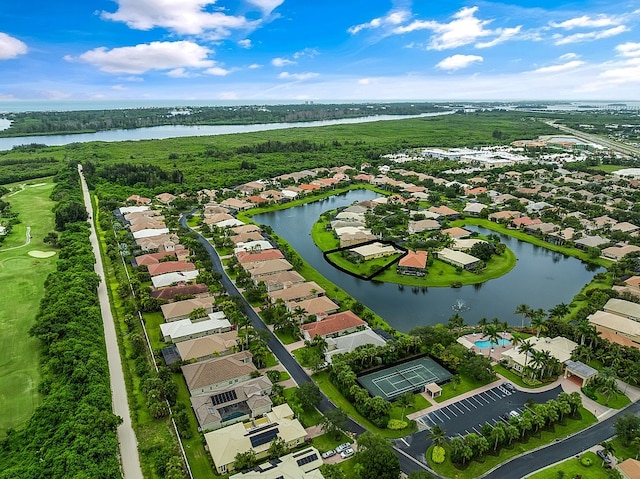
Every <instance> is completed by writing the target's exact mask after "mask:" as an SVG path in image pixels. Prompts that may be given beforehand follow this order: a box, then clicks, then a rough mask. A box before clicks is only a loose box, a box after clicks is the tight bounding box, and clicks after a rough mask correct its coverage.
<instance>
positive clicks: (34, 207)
mask: <svg viewBox="0 0 640 479" xmlns="http://www.w3.org/2000/svg"><path fill="white" fill-rule="evenodd" d="M5 186H6V187H8V188H10V189H13V190H14V192H15V194H11V193H10V194H9V195H7V196H5V197H4V198H3V199H4V200H5V201H8V202H9V203H10V204H11V211H12V212H14V213H18V218H19V220H20V223H18V224H16V225H15V226H14V227H13V230H12V232H11V233H10V235H9V236H8V237H7V238H6V239H5V241H4V243H3V245H2V247H1V248H0V284H2V294H0V331H2V334H0V366H2V367H1V368H0V404H2V414H1V415H0V436H4V434H5V433H6V431H7V430H8V429H11V428H14V429H15V428H19V427H20V426H22V425H23V424H25V423H26V422H27V421H28V420H29V418H30V417H31V415H32V414H33V412H34V411H35V408H36V407H37V406H38V404H39V402H40V397H39V394H38V384H39V381H40V374H39V371H38V367H39V359H38V355H37V354H35V351H37V350H38V341H37V340H36V339H34V338H32V337H31V336H29V329H30V328H31V326H33V324H34V320H35V316H36V313H37V312H38V308H39V305H40V300H41V299H42V298H43V296H44V282H45V279H46V278H47V276H48V275H49V273H51V272H52V271H54V270H55V267H56V260H57V258H58V256H57V255H54V256H51V257H49V258H36V257H33V256H30V255H29V252H30V251H52V248H51V247H50V246H49V245H47V244H45V243H43V241H42V240H43V238H44V236H45V235H46V234H47V233H49V232H50V231H53V229H54V214H53V211H52V208H53V206H54V204H55V202H54V201H52V200H51V199H50V198H49V196H50V195H51V191H52V190H53V186H54V185H53V182H52V181H51V179H50V178H47V179H39V180H34V181H31V182H29V183H27V185H26V186H25V187H24V188H23V187H22V186H21V185H19V184H13V185H5ZM27 227H30V236H31V242H30V244H28V245H26V244H25V242H26V238H27Z"/></svg>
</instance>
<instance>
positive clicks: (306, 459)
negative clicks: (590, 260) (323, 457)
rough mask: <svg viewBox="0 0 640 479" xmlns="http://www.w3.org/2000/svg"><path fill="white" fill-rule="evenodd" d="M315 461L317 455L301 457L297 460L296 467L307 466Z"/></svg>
mask: <svg viewBox="0 0 640 479" xmlns="http://www.w3.org/2000/svg"><path fill="white" fill-rule="evenodd" d="M316 459H318V455H317V454H316V453H315V452H314V453H313V454H311V455H310V456H307V457H303V458H302V459H298V460H297V461H296V462H297V463H298V466H304V465H305V464H309V463H310V462H313V461H315V460H316Z"/></svg>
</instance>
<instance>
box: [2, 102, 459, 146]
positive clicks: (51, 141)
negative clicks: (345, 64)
mask: <svg viewBox="0 0 640 479" xmlns="http://www.w3.org/2000/svg"><path fill="white" fill-rule="evenodd" d="M452 113H454V112H453V111H443V112H434V113H422V114H420V115H375V116H365V117H361V118H342V119H339V120H322V121H307V122H296V123H260V124H255V125H195V126H194V125H167V126H154V127H149V128H133V129H128V130H106V131H97V132H95V133H78V134H73V135H39V136H16V137H11V138H0V150H10V149H12V148H13V147H14V146H19V145H29V144H32V143H37V144H41V145H49V146H62V145H68V144H70V143H88V142H90V141H106V142H113V141H138V140H162V139H167V138H180V137H187V136H212V135H229V134H234V133H253V132H256V131H268V130H283V129H286V128H312V127H318V126H330V125H346V124H355V123H370V122H374V121H391V120H403V119H408V118H422V117H427V116H441V115H449V114H452ZM1 126H2V125H1V124H0V127H1ZM5 127H8V125H5ZM0 129H1V128H0Z"/></svg>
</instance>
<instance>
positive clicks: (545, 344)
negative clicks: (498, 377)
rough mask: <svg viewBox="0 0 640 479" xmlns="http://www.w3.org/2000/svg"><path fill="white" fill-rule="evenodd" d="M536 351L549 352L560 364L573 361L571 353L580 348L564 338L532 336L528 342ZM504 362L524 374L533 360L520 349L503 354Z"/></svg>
mask: <svg viewBox="0 0 640 479" xmlns="http://www.w3.org/2000/svg"><path fill="white" fill-rule="evenodd" d="M526 341H527V342H529V343H530V344H531V345H532V346H533V349H534V350H536V351H548V352H549V354H551V357H553V358H555V359H557V360H558V362H559V363H560V364H564V363H565V361H567V360H568V359H571V353H572V352H573V350H574V349H575V348H576V347H577V346H578V344H577V343H575V342H573V341H571V340H570V339H567V338H564V337H562V336H556V337H555V338H546V337H536V336H532V337H530V338H528V339H527V340H526ZM501 357H502V359H503V360H505V361H506V362H507V366H508V367H510V368H513V369H515V370H516V371H519V372H522V371H523V370H524V368H525V366H526V365H528V364H529V360H530V359H531V357H530V354H524V353H522V352H520V348H519V347H517V348H511V349H508V350H507V351H504V352H503V353H502V354H501Z"/></svg>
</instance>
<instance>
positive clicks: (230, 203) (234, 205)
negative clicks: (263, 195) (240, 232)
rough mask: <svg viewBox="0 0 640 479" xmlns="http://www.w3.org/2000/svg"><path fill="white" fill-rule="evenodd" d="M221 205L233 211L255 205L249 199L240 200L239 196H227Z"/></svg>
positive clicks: (243, 209)
mask: <svg viewBox="0 0 640 479" xmlns="http://www.w3.org/2000/svg"><path fill="white" fill-rule="evenodd" d="M220 205H221V206H224V207H225V208H228V209H229V210H230V211H232V212H238V211H245V210H248V209H251V208H253V207H254V206H255V205H253V204H252V203H249V202H248V201H244V200H240V199H238V198H227V199H226V200H224V201H222V202H221V203H220Z"/></svg>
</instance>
